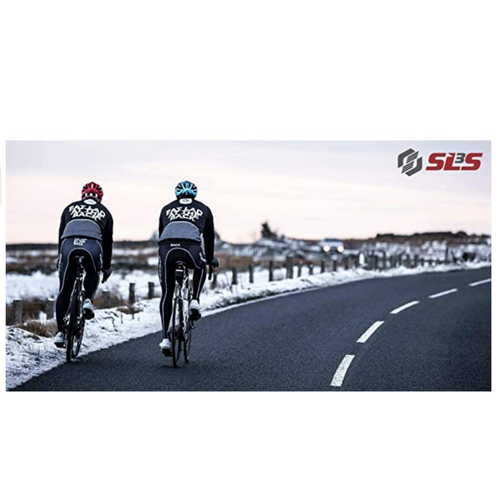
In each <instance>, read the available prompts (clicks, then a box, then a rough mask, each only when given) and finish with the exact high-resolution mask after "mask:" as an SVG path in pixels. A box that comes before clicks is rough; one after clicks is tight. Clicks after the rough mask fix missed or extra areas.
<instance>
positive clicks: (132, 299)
mask: <svg viewBox="0 0 500 500" xmlns="http://www.w3.org/2000/svg"><path fill="white" fill-rule="evenodd" d="M128 301H129V303H130V304H134V303H135V283H129V289H128Z"/></svg>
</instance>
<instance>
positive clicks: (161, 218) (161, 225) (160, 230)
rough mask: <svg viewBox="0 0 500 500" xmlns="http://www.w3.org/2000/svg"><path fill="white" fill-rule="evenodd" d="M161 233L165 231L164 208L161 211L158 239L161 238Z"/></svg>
mask: <svg viewBox="0 0 500 500" xmlns="http://www.w3.org/2000/svg"><path fill="white" fill-rule="evenodd" d="M161 233H163V209H162V211H161V212H160V222H159V224H158V239H160V236H161Z"/></svg>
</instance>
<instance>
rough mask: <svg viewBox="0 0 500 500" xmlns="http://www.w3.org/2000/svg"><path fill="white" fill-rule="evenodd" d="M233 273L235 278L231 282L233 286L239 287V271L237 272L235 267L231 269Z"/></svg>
mask: <svg viewBox="0 0 500 500" xmlns="http://www.w3.org/2000/svg"><path fill="white" fill-rule="evenodd" d="M231 271H232V274H233V278H232V280H231V284H232V285H237V284H238V271H237V270H236V268H235V267H233V268H232V269H231Z"/></svg>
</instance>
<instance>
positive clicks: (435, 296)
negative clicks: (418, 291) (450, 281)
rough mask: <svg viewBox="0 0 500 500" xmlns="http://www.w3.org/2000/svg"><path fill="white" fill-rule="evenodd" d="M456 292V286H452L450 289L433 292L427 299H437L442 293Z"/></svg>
mask: <svg viewBox="0 0 500 500" xmlns="http://www.w3.org/2000/svg"><path fill="white" fill-rule="evenodd" d="M455 292H458V288H452V289H451V290H446V291H445V292H439V293H435V294H434V295H429V299H437V298H438V297H442V296H443V295H448V294H449V293H455Z"/></svg>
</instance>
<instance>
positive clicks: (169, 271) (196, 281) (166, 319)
mask: <svg viewBox="0 0 500 500" xmlns="http://www.w3.org/2000/svg"><path fill="white" fill-rule="evenodd" d="M179 261H181V262H184V263H185V264H186V267H187V268H188V269H194V273H193V298H194V299H196V300H198V301H199V300H200V293H201V290H202V289H203V285H204V284H205V278H206V274H207V273H206V260H205V256H204V255H203V250H202V248H201V246H200V245H191V244H178V243H165V244H162V245H160V247H159V261H158V274H159V278H160V284H161V290H162V294H161V300H160V315H161V321H162V328H163V336H166V332H167V329H168V326H169V323H170V316H171V315H172V299H173V298H174V290H175V263H176V262H179Z"/></svg>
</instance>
